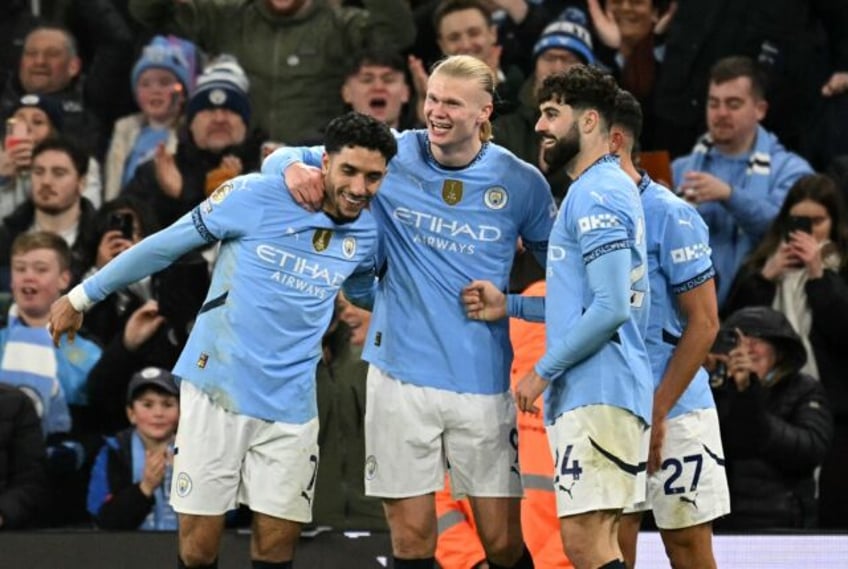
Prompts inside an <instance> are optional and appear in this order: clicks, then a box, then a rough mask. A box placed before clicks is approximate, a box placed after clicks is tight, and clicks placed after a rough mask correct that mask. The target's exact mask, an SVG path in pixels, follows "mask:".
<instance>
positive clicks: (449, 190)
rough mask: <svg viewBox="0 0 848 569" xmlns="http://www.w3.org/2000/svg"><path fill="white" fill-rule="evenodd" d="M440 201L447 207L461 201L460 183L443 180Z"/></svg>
mask: <svg viewBox="0 0 848 569" xmlns="http://www.w3.org/2000/svg"><path fill="white" fill-rule="evenodd" d="M442 199H443V200H445V203H446V204H448V205H456V204H458V203H459V202H460V201H461V200H462V182H461V181H460V180H445V181H444V183H443V184H442Z"/></svg>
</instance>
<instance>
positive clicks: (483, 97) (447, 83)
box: [424, 73, 492, 153]
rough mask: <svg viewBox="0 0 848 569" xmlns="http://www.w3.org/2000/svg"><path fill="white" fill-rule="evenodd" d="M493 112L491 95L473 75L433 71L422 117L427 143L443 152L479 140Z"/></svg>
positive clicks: (463, 146)
mask: <svg viewBox="0 0 848 569" xmlns="http://www.w3.org/2000/svg"><path fill="white" fill-rule="evenodd" d="M491 114H492V97H491V95H489V94H488V93H486V92H485V91H484V90H483V89H482V87H481V86H480V84H479V83H478V82H477V81H476V80H474V79H472V78H468V79H466V78H460V77H452V76H450V75H446V74H444V73H434V74H433V75H431V76H430V79H429V80H428V82H427V98H426V100H425V101H424V117H425V119H426V121H427V134H428V136H429V139H430V144H432V145H435V146H437V147H439V148H440V149H442V151H444V152H446V153H450V152H453V151H455V150H457V149H462V148H466V147H472V146H475V145H476V144H478V143H479V140H480V128H481V126H482V125H483V123H484V122H485V121H486V120H488V119H489V116H490V115H491Z"/></svg>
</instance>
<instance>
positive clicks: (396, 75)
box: [342, 64, 409, 128]
mask: <svg viewBox="0 0 848 569" xmlns="http://www.w3.org/2000/svg"><path fill="white" fill-rule="evenodd" d="M342 98H343V99H344V102H345V103H347V104H348V105H350V106H351V107H352V108H353V110H354V111H356V112H359V113H362V114H365V115H368V116H371V117H374V118H375V119H377V120H378V121H380V122H383V123H386V124H387V125H389V126H391V127H393V128H397V127H398V123H399V121H400V113H401V109H402V108H403V105H404V104H405V103H407V102H408V101H409V86H408V85H407V84H406V80H405V78H404V76H403V73H402V72H401V71H398V70H397V69H393V68H391V67H387V66H384V65H368V64H365V65H363V66H362V67H360V68H359V71H358V72H357V73H355V74H354V75H351V76H349V77H348V78H347V80H345V83H344V85H343V86H342Z"/></svg>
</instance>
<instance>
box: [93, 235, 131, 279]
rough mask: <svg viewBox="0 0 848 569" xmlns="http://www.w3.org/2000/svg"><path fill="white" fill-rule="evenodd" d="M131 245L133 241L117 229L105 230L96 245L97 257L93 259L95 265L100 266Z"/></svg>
mask: <svg viewBox="0 0 848 569" xmlns="http://www.w3.org/2000/svg"><path fill="white" fill-rule="evenodd" d="M132 246H133V242H132V241H130V240H129V239H127V238H125V237H124V236H123V234H122V233H121V232H120V231H119V230H117V229H113V230H110V231H107V232H106V233H104V234H103V237H101V238H100V244H99V245H98V246H97V258H96V259H95V261H94V264H95V266H96V267H97V268H98V269H100V268H102V267H103V266H104V265H105V264H106V263H108V262H109V261H111V260H112V259H114V258H115V257H117V256H118V255H119V254H120V253H122V252H124V251H126V250H127V249H129V248H130V247H132Z"/></svg>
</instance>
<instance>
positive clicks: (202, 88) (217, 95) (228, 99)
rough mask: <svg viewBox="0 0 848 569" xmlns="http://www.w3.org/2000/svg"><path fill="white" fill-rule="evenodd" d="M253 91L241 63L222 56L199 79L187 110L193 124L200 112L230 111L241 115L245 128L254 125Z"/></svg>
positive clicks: (228, 56) (227, 56)
mask: <svg viewBox="0 0 848 569" xmlns="http://www.w3.org/2000/svg"><path fill="white" fill-rule="evenodd" d="M249 89H250V81H249V80H248V78H247V75H245V74H244V70H243V69H242V68H241V66H240V65H239V64H238V61H236V59H235V58H234V57H232V56H230V55H221V56H219V57H218V58H217V59H216V60H215V61H213V62H212V63H210V64H209V65H208V66H207V67H206V68H205V69H204V70H203V73H202V74H200V76H198V78H197V86H196V87H195V89H194V92H193V93H192V94H191V98H190V99H189V100H188V107H187V108H186V115H187V118H188V122H189V124H191V121H192V120H194V116H195V115H196V114H197V113H199V112H200V111H204V110H208V109H228V110H230V111H233V112H234V113H236V114H238V115H240V116H241V118H242V120H243V121H244V124H245V126H250V100H249V99H248V97H247V92H248V90H249Z"/></svg>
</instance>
